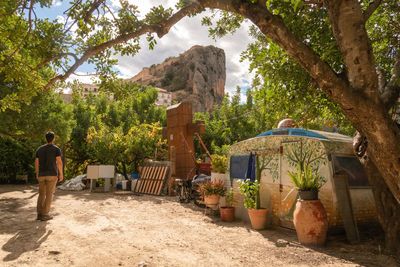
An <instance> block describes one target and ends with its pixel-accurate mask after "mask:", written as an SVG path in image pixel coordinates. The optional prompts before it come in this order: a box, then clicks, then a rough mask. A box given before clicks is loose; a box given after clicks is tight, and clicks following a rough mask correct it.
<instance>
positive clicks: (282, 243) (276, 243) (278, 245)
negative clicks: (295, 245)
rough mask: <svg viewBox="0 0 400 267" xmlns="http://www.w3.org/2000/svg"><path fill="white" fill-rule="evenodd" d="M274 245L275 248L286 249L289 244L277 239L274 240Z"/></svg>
mask: <svg viewBox="0 0 400 267" xmlns="http://www.w3.org/2000/svg"><path fill="white" fill-rule="evenodd" d="M275 245H276V246H277V247H286V246H288V245H289V242H288V241H286V240H284V239H278V240H276V242H275Z"/></svg>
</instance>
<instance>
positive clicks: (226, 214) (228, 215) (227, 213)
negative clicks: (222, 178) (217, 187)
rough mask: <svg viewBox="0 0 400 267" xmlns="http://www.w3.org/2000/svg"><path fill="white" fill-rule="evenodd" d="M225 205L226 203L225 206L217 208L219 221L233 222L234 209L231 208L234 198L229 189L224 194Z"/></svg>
mask: <svg viewBox="0 0 400 267" xmlns="http://www.w3.org/2000/svg"><path fill="white" fill-rule="evenodd" d="M225 203H226V206H223V207H220V208H219V213H220V216H221V221H223V222H233V221H234V220H235V207H233V204H234V198H233V190H232V188H231V189H229V190H228V191H227V192H226V194H225Z"/></svg>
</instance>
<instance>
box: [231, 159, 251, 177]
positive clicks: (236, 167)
mask: <svg viewBox="0 0 400 267" xmlns="http://www.w3.org/2000/svg"><path fill="white" fill-rule="evenodd" d="M248 164H249V155H236V156H231V158H230V163H229V167H230V170H229V173H230V176H231V179H246V173H247V165H248Z"/></svg>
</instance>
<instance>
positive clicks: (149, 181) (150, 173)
mask: <svg viewBox="0 0 400 267" xmlns="http://www.w3.org/2000/svg"><path fill="white" fill-rule="evenodd" d="M155 171H156V167H154V166H152V167H150V172H149V175H148V176H147V177H146V183H145V186H144V188H143V193H146V194H148V192H149V187H150V184H151V177H153V175H154V173H155Z"/></svg>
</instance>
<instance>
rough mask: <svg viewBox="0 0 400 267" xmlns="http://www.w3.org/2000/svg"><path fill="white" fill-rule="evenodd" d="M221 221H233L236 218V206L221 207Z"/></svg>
mask: <svg viewBox="0 0 400 267" xmlns="http://www.w3.org/2000/svg"><path fill="white" fill-rule="evenodd" d="M219 213H220V215H221V221H223V222H233V221H234V220H235V207H220V208H219Z"/></svg>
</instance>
